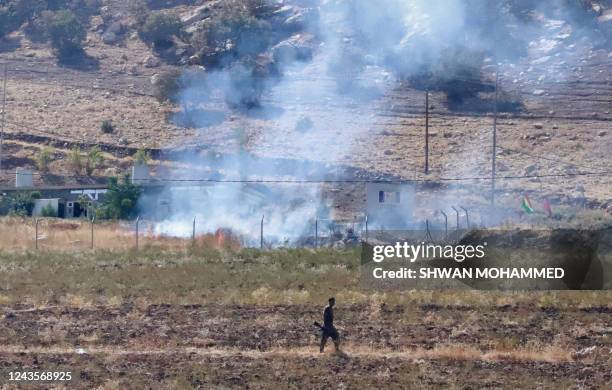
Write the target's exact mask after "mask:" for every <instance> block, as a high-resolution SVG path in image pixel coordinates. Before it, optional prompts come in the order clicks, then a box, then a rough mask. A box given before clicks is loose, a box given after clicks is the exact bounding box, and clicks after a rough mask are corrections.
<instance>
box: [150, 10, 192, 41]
mask: <svg viewBox="0 0 612 390" xmlns="http://www.w3.org/2000/svg"><path fill="white" fill-rule="evenodd" d="M182 27H183V25H182V23H181V20H180V19H179V18H178V17H177V16H176V15H173V14H169V13H165V12H153V13H151V14H149V16H148V17H147V20H146V21H145V23H144V25H142V27H141V29H140V36H141V37H142V39H143V40H145V41H146V42H150V43H152V44H153V45H155V46H169V45H171V44H172V38H173V37H175V36H178V35H180V33H181V30H182Z"/></svg>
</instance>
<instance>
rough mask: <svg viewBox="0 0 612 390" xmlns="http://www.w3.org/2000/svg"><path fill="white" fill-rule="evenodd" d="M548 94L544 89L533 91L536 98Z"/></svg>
mask: <svg viewBox="0 0 612 390" xmlns="http://www.w3.org/2000/svg"><path fill="white" fill-rule="evenodd" d="M545 93H546V91H544V90H543V89H536V90H535V91H533V94H534V95H535V96H542V95H544V94H545Z"/></svg>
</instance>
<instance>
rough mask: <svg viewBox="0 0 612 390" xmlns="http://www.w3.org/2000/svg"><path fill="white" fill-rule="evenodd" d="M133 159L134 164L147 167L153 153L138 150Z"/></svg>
mask: <svg viewBox="0 0 612 390" xmlns="http://www.w3.org/2000/svg"><path fill="white" fill-rule="evenodd" d="M132 158H133V159H134V163H136V164H138V165H145V164H148V163H149V162H150V161H151V153H150V152H149V151H148V150H145V149H138V150H137V151H136V153H134V156H133V157H132Z"/></svg>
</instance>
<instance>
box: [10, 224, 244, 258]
mask: <svg viewBox="0 0 612 390" xmlns="http://www.w3.org/2000/svg"><path fill="white" fill-rule="evenodd" d="M35 232H36V228H35V220H34V219H33V218H20V217H5V218H0V250H4V251H23V250H29V249H34V248H35V247H36V243H35V237H36V233H35ZM138 245H139V247H142V248H158V249H161V250H185V249H188V248H190V247H191V246H192V245H193V242H192V241H191V239H181V238H175V237H166V236H159V235H155V234H154V233H153V230H152V228H151V226H150V225H147V223H146V222H142V223H141V225H140V227H139V237H138ZM135 246H136V235H135V224H134V222H101V223H96V224H95V225H94V248H95V249H105V250H129V249H132V248H134V247H135ZM196 246H198V247H202V248H226V249H232V250H238V249H240V247H241V245H240V239H239V237H236V236H234V235H232V234H230V233H227V232H225V233H224V232H221V231H218V232H217V233H215V234H206V235H200V236H197V237H196ZM38 248H39V249H41V250H61V251H73V250H75V251H78V250H84V249H90V248H91V223H90V222H88V221H84V220H71V221H66V220H62V219H54V218H42V219H40V220H39V225H38Z"/></svg>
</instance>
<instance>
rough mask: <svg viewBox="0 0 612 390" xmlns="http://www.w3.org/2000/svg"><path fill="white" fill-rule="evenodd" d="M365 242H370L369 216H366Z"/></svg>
mask: <svg viewBox="0 0 612 390" xmlns="http://www.w3.org/2000/svg"><path fill="white" fill-rule="evenodd" d="M365 242H368V215H367V214H366V216H365Z"/></svg>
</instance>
